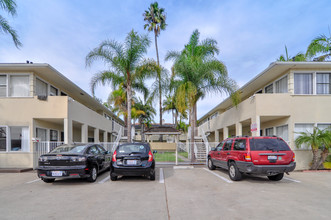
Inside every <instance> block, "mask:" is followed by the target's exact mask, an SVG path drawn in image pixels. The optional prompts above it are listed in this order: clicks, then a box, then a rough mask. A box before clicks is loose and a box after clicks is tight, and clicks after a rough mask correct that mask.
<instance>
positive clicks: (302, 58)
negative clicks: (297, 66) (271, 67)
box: [277, 45, 307, 62]
mask: <svg viewBox="0 0 331 220" xmlns="http://www.w3.org/2000/svg"><path fill="white" fill-rule="evenodd" d="M277 61H281V62H286V61H307V57H306V55H305V54H303V53H301V52H299V53H297V54H296V55H295V56H294V57H292V58H290V56H289V55H288V52H287V47H286V45H285V56H284V55H283V54H282V55H280V56H279V58H278V59H277Z"/></svg>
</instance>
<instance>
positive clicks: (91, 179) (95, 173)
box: [87, 166, 98, 183]
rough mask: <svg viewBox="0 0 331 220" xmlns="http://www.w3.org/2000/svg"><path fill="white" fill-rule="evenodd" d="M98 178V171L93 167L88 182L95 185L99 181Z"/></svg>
mask: <svg viewBox="0 0 331 220" xmlns="http://www.w3.org/2000/svg"><path fill="white" fill-rule="evenodd" d="M97 178H98V170H97V167H96V166H93V167H92V169H91V171H90V176H89V177H88V178H87V181H89V182H91V183H93V182H95V181H96V180H97Z"/></svg>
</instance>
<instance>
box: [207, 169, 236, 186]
mask: <svg viewBox="0 0 331 220" xmlns="http://www.w3.org/2000/svg"><path fill="white" fill-rule="evenodd" d="M203 169H204V170H205V171H208V172H209V173H211V174H213V175H215V176H217V177H218V178H220V179H222V180H224V181H225V182H227V183H233V182H232V181H231V180H228V179H227V178H225V177H223V176H220V175H218V174H217V173H214V172H213V171H210V170H208V169H207V168H203Z"/></svg>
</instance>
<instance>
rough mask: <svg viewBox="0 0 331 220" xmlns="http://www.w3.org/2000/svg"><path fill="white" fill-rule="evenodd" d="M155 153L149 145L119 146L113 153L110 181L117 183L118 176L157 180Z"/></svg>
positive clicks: (129, 144)
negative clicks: (143, 177) (145, 177)
mask: <svg viewBox="0 0 331 220" xmlns="http://www.w3.org/2000/svg"><path fill="white" fill-rule="evenodd" d="M153 153H156V151H154V152H153ZM153 153H152V151H151V147H150V145H149V143H126V144H122V145H119V146H118V147H117V148H116V149H115V151H114V153H113V157H112V162H111V167H110V179H111V180H112V181H115V180H117V177H118V176H147V177H149V178H150V180H155V160H154V155H153Z"/></svg>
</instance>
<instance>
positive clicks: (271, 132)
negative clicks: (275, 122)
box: [265, 128, 274, 136]
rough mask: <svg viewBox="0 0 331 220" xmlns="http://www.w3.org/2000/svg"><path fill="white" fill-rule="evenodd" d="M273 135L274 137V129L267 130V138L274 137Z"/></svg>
mask: <svg viewBox="0 0 331 220" xmlns="http://www.w3.org/2000/svg"><path fill="white" fill-rule="evenodd" d="M273 135H274V128H266V129H265V136H273Z"/></svg>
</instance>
